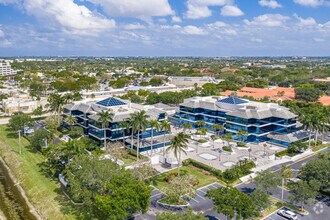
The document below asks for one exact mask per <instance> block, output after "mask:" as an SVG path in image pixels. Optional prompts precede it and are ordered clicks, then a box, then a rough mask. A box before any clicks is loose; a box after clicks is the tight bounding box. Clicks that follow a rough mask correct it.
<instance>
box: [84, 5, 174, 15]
mask: <svg viewBox="0 0 330 220" xmlns="http://www.w3.org/2000/svg"><path fill="white" fill-rule="evenodd" d="M87 1H89V2H92V3H94V4H96V5H100V6H101V7H102V8H103V9H104V11H105V12H106V13H107V14H108V15H110V16H118V17H136V18H141V19H150V17H153V16H167V15H174V11H173V10H172V8H171V6H170V4H169V3H168V0H87Z"/></svg>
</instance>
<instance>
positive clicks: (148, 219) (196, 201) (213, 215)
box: [135, 149, 330, 220]
mask: <svg viewBox="0 0 330 220" xmlns="http://www.w3.org/2000/svg"><path fill="white" fill-rule="evenodd" d="M328 150H329V149H325V150H323V151H322V152H324V151H328ZM314 158H315V156H312V157H308V158H304V159H302V160H300V161H298V162H288V163H286V164H285V165H290V166H291V167H292V168H293V170H294V175H295V177H296V176H297V173H298V170H299V168H300V167H301V166H303V165H304V164H306V163H307V162H308V161H310V160H312V159H314ZM281 166H282V164H281V165H278V166H274V167H272V168H271V169H272V170H274V171H275V172H276V173H278V172H280V171H279V169H280V168H281ZM218 187H223V186H222V185H221V184H219V183H213V184H210V185H208V186H205V187H203V188H200V189H198V190H197V192H196V193H197V195H196V196H195V197H194V198H191V199H190V200H188V199H186V201H187V202H188V203H189V205H190V206H191V208H192V209H193V210H194V211H196V212H203V215H204V216H205V217H207V218H208V219H210V220H215V219H226V218H225V216H224V215H222V214H218V213H217V212H216V211H214V210H213V202H212V200H211V199H209V198H207V197H205V194H206V192H207V191H208V190H210V189H215V188H218ZM236 187H237V188H238V189H239V190H240V191H242V192H244V193H250V192H252V191H253V190H254V189H255V187H256V185H255V183H253V182H250V183H243V184H240V185H238V186H236ZM270 195H271V196H273V197H275V198H278V199H281V195H282V189H281V188H279V187H277V188H275V189H272V190H270ZM289 195H290V192H289V191H287V190H284V197H283V198H284V199H283V200H284V201H286V202H290V201H289V199H288V198H289ZM163 197H165V195H164V194H163V193H161V192H160V191H159V190H154V191H153V192H152V196H151V204H150V211H149V212H148V213H147V214H144V215H136V217H135V219H136V220H153V219H156V218H155V216H156V213H157V212H159V211H166V210H164V209H162V208H160V207H158V206H157V204H156V203H157V200H159V199H161V198H163ZM304 208H305V209H306V210H307V211H308V212H309V215H305V216H303V215H301V214H299V213H297V216H298V219H303V220H325V219H328V217H329V216H330V199H329V198H328V197H323V196H322V197H318V198H316V201H315V202H311V203H309V204H308V205H306V206H305V207H304ZM265 219H266V220H283V219H285V218H283V217H281V216H279V215H277V213H276V212H275V213H273V214H272V215H270V216H268V217H267V218H265Z"/></svg>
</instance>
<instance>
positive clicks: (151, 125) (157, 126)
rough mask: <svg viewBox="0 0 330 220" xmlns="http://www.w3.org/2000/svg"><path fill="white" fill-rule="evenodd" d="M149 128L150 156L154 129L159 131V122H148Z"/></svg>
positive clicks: (153, 120)
mask: <svg viewBox="0 0 330 220" xmlns="http://www.w3.org/2000/svg"><path fill="white" fill-rule="evenodd" d="M149 124H150V127H151V150H150V155H152V147H153V144H154V129H156V130H157V131H159V128H160V125H159V122H158V121H157V120H155V119H152V120H150V121H149Z"/></svg>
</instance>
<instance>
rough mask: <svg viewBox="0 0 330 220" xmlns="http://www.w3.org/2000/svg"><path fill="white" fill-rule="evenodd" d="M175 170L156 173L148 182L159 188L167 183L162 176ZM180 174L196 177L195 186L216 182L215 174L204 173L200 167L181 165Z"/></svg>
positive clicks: (175, 170)
mask: <svg viewBox="0 0 330 220" xmlns="http://www.w3.org/2000/svg"><path fill="white" fill-rule="evenodd" d="M176 172H178V171H177V169H174V170H171V171H168V172H166V173H162V174H160V175H157V176H155V177H153V178H152V179H151V182H150V184H151V185H153V186H154V187H156V188H158V189H160V190H161V189H162V188H164V187H166V186H167V185H168V183H167V182H166V181H165V180H164V177H165V176H167V175H168V174H170V173H176ZM180 174H184V175H192V176H194V177H196V178H197V179H198V181H199V184H198V186H197V188H200V187H203V186H206V185H208V184H211V183H214V182H218V179H217V178H216V177H215V176H212V175H210V174H207V173H204V172H203V171H202V170H201V169H198V168H196V167H193V166H182V167H181V168H180Z"/></svg>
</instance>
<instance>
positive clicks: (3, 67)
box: [0, 60, 17, 76]
mask: <svg viewBox="0 0 330 220" xmlns="http://www.w3.org/2000/svg"><path fill="white" fill-rule="evenodd" d="M16 73H17V72H16V71H15V70H13V69H12V68H11V65H10V63H9V62H7V61H5V60H3V61H1V60H0V76H8V75H15V74H16Z"/></svg>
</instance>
